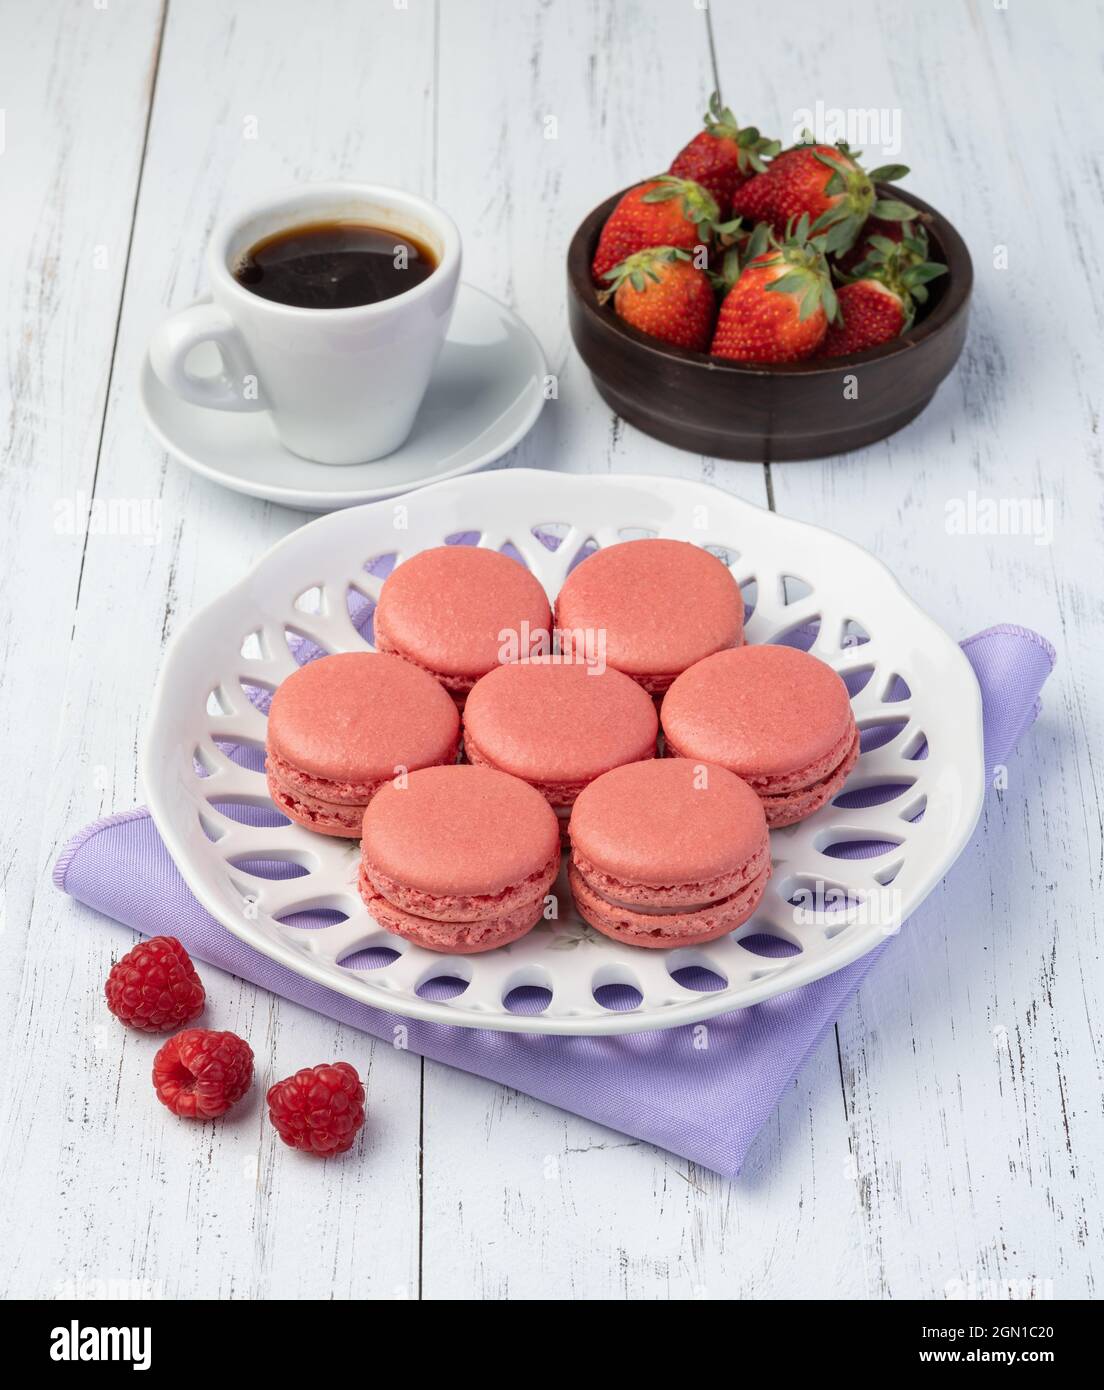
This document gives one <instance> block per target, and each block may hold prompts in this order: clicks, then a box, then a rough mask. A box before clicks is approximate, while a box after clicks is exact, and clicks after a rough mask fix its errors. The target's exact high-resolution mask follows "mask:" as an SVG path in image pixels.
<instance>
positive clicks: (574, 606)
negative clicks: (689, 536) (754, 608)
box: [556, 540, 744, 693]
mask: <svg viewBox="0 0 1104 1390" xmlns="http://www.w3.org/2000/svg"><path fill="white" fill-rule="evenodd" d="M556 627H557V629H558V630H559V634H560V645H561V648H562V650H564V651H576V652H580V653H581V652H582V651H583V650H585V651H586V652H587V653H588V654H591V653H593V652H594V651H596V650H599V649H600V644H601V643H604V644H605V645H604V654H605V660H606V662H607V663H608V664H609V665H610V666H615V667H616V668H617V669H618V670H619V671H624V672H625V674H626V675H629V676H632V678H633V680H635V681H637V682H639V684H640V685H642V686H643V687H644V689H645V690H648V691H651V692H652V693H658V692H660V691H663V690H666V689H667V687H668V686H669V685H670V684H671V682H672V681H673V680H674V679H675V677H676V676H677V675H679V673H680V672H682V671H685V670H686V668H687V667H688V666H692V665H693V664H694V662H695V661H700V660H701V659H702V657H705V656H710V655H711V654H712V653H713V652H719V651H723V650H724V649H725V648H726V647H735V646H738V645H739V644H740V643H741V642H742V641H743V640H744V599H743V595H742V594H741V593H740V588H739V585H738V584H737V583H736V581H735V579H733V577H732V574H731V573H730V571H729V569H728V567H727V565H725V564H723V563H722V561H720V560H719V559H718V558H717V557H716V555H712V554H710V552H709V551H708V550H703V549H702V548H701V546H697V545H691V544H690V543H689V542H688V541H668V540H638V541H623V542H622V543H621V544H619V545H608V546H605V547H604V548H603V549H601V550H596V551H595V552H594V554H593V555H588V556H587V558H586V559H585V560H584V561H583V562H582V564H580V565H578V566H576V568H575V569H574V570H572V572H571V573H570V574H569V575H568V577H567V579H566V581H565V582H564V586H563V588H562V589H561V590H560V593H559V597H558V598H557V599H556Z"/></svg>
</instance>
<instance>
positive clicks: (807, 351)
mask: <svg viewBox="0 0 1104 1390" xmlns="http://www.w3.org/2000/svg"><path fill="white" fill-rule="evenodd" d="M822 246H823V243H822V240H821V239H820V238H810V237H809V219H808V217H802V218H801V220H800V221H799V222H798V224H797V226H796V228H794V229H793V231H792V233H791V234H790V235H788V236H787V237H786V239H785V240H784V241H779V240H778V238H777V237H773V238H772V244H771V245H770V246H769V247H768V249H767V250H766V251H764V252H762V254H760V255H755V256H753V257H752V259H751V260H750V261H749V262H748V264H747V265H745V267H744V269H743V270H742V271H741V272H740V276H739V279H738V280H737V281H736V283H735V285H734V286H733V287H732V289H731V290H730V291H729V292H728V294H727V295H726V296H725V299H724V302H723V303H722V304H721V312H720V314H719V315H718V318H717V329H716V332H715V333H714V334H713V343H712V346H711V347H710V349H709V350H710V352H711V353H713V355H714V356H716V357H728V358H732V359H733V360H735V361H739V362H800V361H802V360H803V359H804V358H806V357H812V355H813V354H814V353H815V352H816V351H817V349H818V348H819V347H820V345H821V343H822V342H823V341H824V335H825V334H826V333H827V331H828V322H829V320H830V319H834V318H835V317H836V313H837V309H836V293H835V290H834V289H833V288H832V277H831V275H830V274H829V272H828V263H827V262H826V261H825V259H824V253H823V249H822Z"/></svg>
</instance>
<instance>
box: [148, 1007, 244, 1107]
mask: <svg viewBox="0 0 1104 1390" xmlns="http://www.w3.org/2000/svg"><path fill="white" fill-rule="evenodd" d="M252 1081H253V1049H252V1048H251V1047H250V1046H249V1044H248V1043H247V1042H246V1041H245V1040H244V1039H243V1038H239V1037H238V1036H237V1034H236V1033H216V1032H214V1031H212V1030H211V1029H210V1028H185V1030H184V1032H183V1033H177V1035H176V1037H175V1038H170V1039H169V1040H168V1042H167V1043H165V1045H164V1047H162V1048H161V1050H160V1051H159V1052H158V1054H157V1056H156V1057H155V1058H154V1059H153V1085H154V1089H155V1090H156V1092H157V1099H158V1100H159V1101H160V1102H161V1103H162V1105H167V1106H168V1107H169V1109H170V1110H171V1111H172V1112H173V1114H174V1115H183V1116H185V1117H186V1118H187V1119H189V1120H211V1119H214V1117H215V1116H216V1115H225V1114H226V1112H227V1110H229V1109H230V1107H231V1106H232V1105H234V1104H236V1103H237V1102H238V1101H239V1100H241V1098H242V1096H244V1095H245V1093H246V1091H248V1090H249V1087H250V1084H251V1083H252Z"/></svg>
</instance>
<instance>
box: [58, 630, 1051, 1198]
mask: <svg viewBox="0 0 1104 1390" xmlns="http://www.w3.org/2000/svg"><path fill="white" fill-rule="evenodd" d="M962 647H963V650H964V651H965V653H966V655H967V657H968V658H969V660H970V663H971V665H972V666H973V668H974V671H975V673H976V674H977V678H978V683H979V684H980V686H981V693H982V703H983V709H984V720H985V758H986V765H987V767H988V768H990V769H992V768H993V767H994V766H995V765H997V764H1000V763H1003V762H1004V761H1005V759H1006V758H1007V756H1008V754H1009V753H1010V752H1011V750H1012V748H1013V747H1014V745H1015V743H1016V741H1017V739H1018V738H1019V737H1020V735H1021V734H1022V733H1023V732H1024V731H1025V730H1026V729H1027V728H1029V727H1030V725H1031V724H1032V723H1033V721H1034V719H1035V717H1036V715H1037V714H1038V712H1039V692H1040V690H1041V689H1042V686H1043V683H1044V681H1045V680H1046V678H1047V676H1048V675H1049V674H1050V672H1051V670H1052V668H1053V665H1054V659H1055V657H1054V650H1053V648H1052V647H1051V646H1050V644H1049V643H1048V642H1047V641H1046V640H1045V639H1044V638H1042V637H1040V636H1039V635H1038V634H1037V633H1035V632H1031V631H1030V630H1028V629H1027V628H1020V627H1012V626H1001V627H995V628H990V629H988V630H987V631H985V632H981V633H979V634H978V635H977V636H975V637H971V638H968V639H967V640H966V641H965V642H963V644H962ZM54 881H55V883H56V884H57V885H58V887H59V888H62V889H64V890H65V892H67V893H71V894H72V895H73V897H75V898H77V899H78V900H79V901H80V902H83V903H86V904H87V905H88V906H89V907H93V908H95V909H96V910H97V911H99V912H102V913H106V915H107V916H109V917H113V918H115V920H116V921H119V922H122V923H124V924H125V925H126V926H128V927H132V928H134V929H135V930H136V931H139V932H144V933H146V934H149V935H153V934H156V933H159V932H166V933H171V934H172V935H174V936H176V937H178V938H179V939H180V940H181V941H182V942H183V943H184V945H185V947H186V948H187V949H188V951H189V952H190V953H191V954H192V955H193V956H194V957H195V958H196V959H198V960H203V961H209V962H210V963H211V964H212V965H216V966H218V967H220V968H221V969H223V970H228V971H230V972H231V973H232V974H234V975H238V976H240V977H241V978H242V979H245V980H250V981H252V982H253V983H254V984H258V985H262V986H263V987H264V988H265V989H269V990H272V991H273V992H274V993H276V994H280V995H283V996H284V997H285V998H287V999H293V1000H295V1001H296V1002H297V1003H299V1004H305V1005H306V1006H307V1007H308V1008H311V1009H316V1010H318V1012H319V1013H323V1014H326V1015H328V1016H329V1017H330V1018H334V1019H337V1020H339V1021H340V1022H342V1023H346V1024H350V1025H352V1026H353V1027H355V1028H360V1029H362V1030H363V1031H364V1032H366V1033H372V1034H373V1035H375V1036H376V1037H379V1038H385V1039H387V1040H388V1041H389V1042H390V1041H391V1039H392V1038H393V1036H394V1034H393V1029H394V1028H395V1026H396V1024H397V1023H399V1022H403V1023H405V1025H406V1027H407V1028H408V1030H409V1047H410V1050H411V1051H413V1052H415V1053H419V1054H421V1055H423V1056H426V1057H430V1058H432V1059H434V1060H435V1061H440V1062H447V1063H448V1064H449V1065H450V1066H454V1067H460V1068H462V1069H463V1070H464V1071H470V1072H475V1073H476V1074H477V1075H479V1076H486V1077H489V1078H490V1079H491V1080H493V1081H500V1082H502V1083H504V1084H505V1085H507V1086H512V1087H514V1088H515V1089H516V1090H519V1091H524V1092H526V1093H527V1094H528V1095H531V1096H536V1097H537V1098H539V1099H540V1100H545V1101H549V1102H551V1104H553V1105H558V1106H560V1107H561V1108H562V1109H564V1110H570V1111H573V1112H574V1113H575V1114H578V1115H583V1116H585V1117H586V1118H587V1119H591V1120H597V1121H598V1122H599V1123H601V1124H604V1125H608V1126H609V1127H610V1128H611V1129H615V1130H620V1131H621V1132H622V1133H625V1134H629V1135H632V1136H634V1137H635V1138H638V1139H643V1140H645V1141H647V1142H648V1143H652V1144H658V1145H660V1146H661V1147H663V1148H665V1149H669V1150H670V1151H671V1152H673V1153H676V1154H679V1155H681V1156H682V1157H684V1158H688V1159H692V1160H693V1161H694V1162H695V1163H700V1164H702V1165H704V1166H705V1167H707V1168H711V1169H714V1170H715V1171H716V1172H718V1173H721V1174H724V1175H726V1176H729V1177H735V1176H736V1174H737V1173H738V1172H739V1171H740V1167H741V1165H742V1164H743V1161H744V1157H745V1155H746V1153H747V1151H748V1148H749V1146H750V1144H751V1142H752V1140H753V1139H754V1138H755V1135H756V1134H757V1133H758V1131H759V1129H760V1128H761V1126H762V1125H763V1123H764V1122H765V1120H766V1119H767V1118H768V1116H769V1115H770V1113H771V1111H772V1110H773V1109H774V1106H775V1105H776V1104H777V1102H778V1099H779V1097H780V1096H781V1094H782V1092H783V1091H784V1090H785V1089H786V1087H787V1086H788V1084H789V1082H790V1080H791V1079H792V1078H793V1076H794V1075H795V1074H796V1072H797V1071H798V1069H799V1067H800V1066H801V1064H802V1063H803V1062H804V1060H805V1058H806V1057H807V1056H808V1055H809V1053H810V1052H811V1051H812V1049H813V1048H814V1047H815V1046H816V1044H817V1041H818V1040H819V1039H820V1037H821V1035H822V1034H823V1033H824V1032H825V1031H826V1030H827V1029H828V1028H829V1027H830V1026H831V1024H832V1023H833V1022H834V1021H835V1019H836V1018H837V1016H838V1015H839V1013H840V1010H841V1009H842V1007H843V1005H844V1004H845V1003H846V1002H847V1000H848V999H849V998H850V996H851V995H852V994H853V993H854V991H855V989H856V988H857V987H858V985H859V983H860V981H861V980H862V979H863V978H864V976H865V975H866V973H867V971H868V970H870V969H871V967H872V966H873V965H874V963H875V961H876V960H877V959H878V958H879V957H880V956H881V954H882V952H883V951H885V950H887V949H889V948H891V946H892V939H890V940H889V941H887V942H886V943H885V945H883V946H880V947H879V948H878V949H877V950H875V951H872V952H871V953H870V954H869V955H867V956H865V957H863V958H862V959H861V960H859V961H856V962H855V963H854V964H852V965H850V966H848V967H847V968H846V969H844V970H840V971H837V972H836V974H834V975H829V976H827V977H826V978H825V979H822V980H818V981H815V982H814V983H813V984H809V985H805V986H803V987H802V988H801V989H798V990H791V991H790V992H789V993H788V994H783V995H779V996H778V997H776V998H774V999H770V1000H767V1001H766V1002H765V1003H762V1004H757V1005H755V1006H754V1007H753V1008H750V1009H742V1010H740V1011H738V1012H736V1013H731V1014H726V1015H722V1016H721V1017H718V1018H714V1019H711V1020H710V1021H709V1046H708V1048H707V1049H701V1048H700V1047H699V1048H695V1046H694V1041H695V1039H694V1032H693V1028H692V1027H683V1028H673V1029H667V1030H657V1031H655V1032H649V1033H635V1034H628V1035H625V1036H623V1037H610V1038H590V1037H549V1036H544V1035H540V1034H523V1033H494V1032H487V1031H477V1030H474V1029H467V1028H455V1027H449V1026H447V1025H444V1024H437V1023H421V1022H418V1021H417V1020H416V1019H407V1020H400V1019H399V1018H398V1017H397V1016H396V1015H394V1014H390V1013H385V1012H383V1011H381V1010H379V1009H373V1008H370V1007H368V1006H367V1005H364V1004H359V1003H356V1002H354V1001H353V1000H352V999H347V998H346V997H345V996H344V995H341V994H335V993H334V992H333V991H331V990H328V989H325V988H323V987H322V986H320V985H317V984H314V983H313V982H311V981H309V980H305V979H303V978H302V977H301V976H299V975H296V974H294V973H293V972H292V971H289V970H287V969H285V968H284V967H283V966H281V965H277V964H276V963H275V962H274V961H271V960H269V959H268V958H267V957H266V956H262V955H259V954H258V953H257V952H256V951H254V950H253V949H252V948H251V947H249V946H247V945H245V944H244V942H242V941H239V940H238V938H237V937H235V936H232V935H231V934H230V932H228V931H227V930H226V928H225V927H223V926H221V925H220V924H219V923H218V922H216V921H215V919H214V918H213V917H211V916H209V915H208V914H207V913H206V912H205V911H204V910H203V908H201V907H200V905H199V904H198V903H197V902H196V900H195V899H194V898H193V897H192V895H191V893H190V892H189V890H188V888H187V886H186V884H185V882H184V880H183V879H182V878H181V876H180V874H179V873H178V872H177V869H176V866H175V865H174V863H173V861H172V860H171V859H170V857H169V855H168V852H167V851H166V849H165V847H164V845H163V844H162V843H161V839H160V837H159V835H158V833H157V830H156V828H155V827H154V824H153V821H152V820H151V819H150V816H149V813H148V812H147V811H146V810H144V809H142V808H138V809H136V810H133V811H125V812H122V813H121V814H119V815H115V816H110V817H108V818H107V819H106V820H101V821H98V822H96V824H94V825H91V826H88V827H87V829H85V830H83V831H81V833H80V834H78V835H77V836H76V837H75V838H74V839H72V840H71V841H70V842H69V843H68V844H67V845H66V847H65V848H64V850H63V851H62V853H61V855H60V857H59V859H58V861H57V864H56V865H55V867H54Z"/></svg>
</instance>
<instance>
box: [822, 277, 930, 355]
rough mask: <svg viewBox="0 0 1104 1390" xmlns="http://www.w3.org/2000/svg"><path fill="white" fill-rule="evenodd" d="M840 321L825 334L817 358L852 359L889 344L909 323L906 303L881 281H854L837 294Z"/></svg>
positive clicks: (842, 287)
mask: <svg viewBox="0 0 1104 1390" xmlns="http://www.w3.org/2000/svg"><path fill="white" fill-rule="evenodd" d="M837 298H838V300H839V309H840V316H841V318H840V322H838V323H834V324H832V325H831V327H830V328H829V329H828V332H827V333H826V334H825V337H824V343H823V345H822V346H821V349H820V352H819V353H818V354H817V356H818V357H850V356H851V354H852V353H855V352H865V351H866V349H867V348H872V347H878V346H879V345H880V344H881V343H888V342H890V341H891V340H892V339H893V338H896V337H897V336H898V335H899V334H900V333H902V332H903V331H904V329H905V328H906V327H907V325H908V323H909V311H908V308H907V306H906V304H905V300H904V299H903V298H902V296H901V295H900V294H898V293H897V291H896V290H891V289H890V288H889V286H888V285H883V284H882V282H881V281H880V280H873V279H871V280H853V281H852V282H851V284H849V285H842V286H841V287H840V289H839V292H838V294H837Z"/></svg>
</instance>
